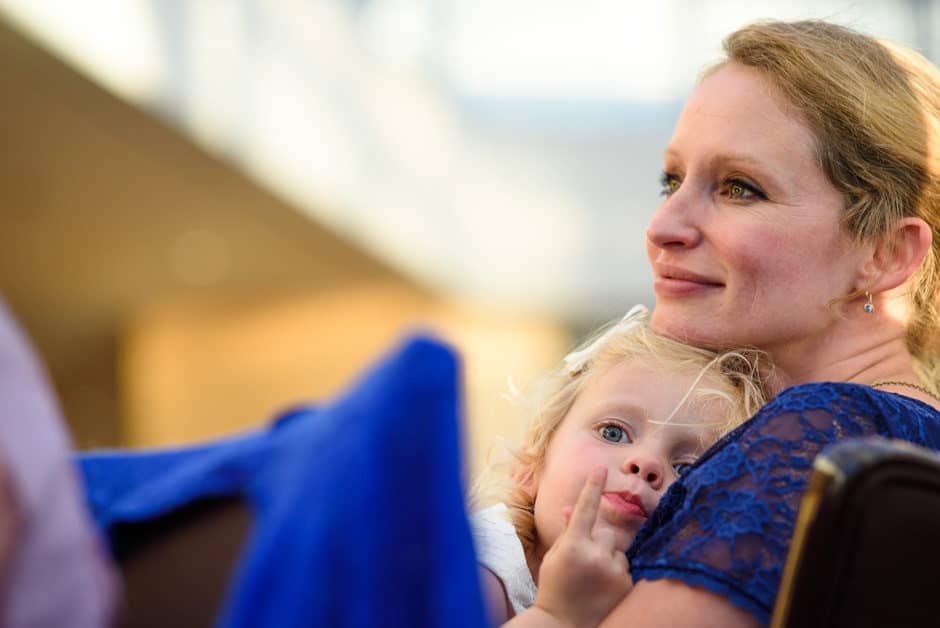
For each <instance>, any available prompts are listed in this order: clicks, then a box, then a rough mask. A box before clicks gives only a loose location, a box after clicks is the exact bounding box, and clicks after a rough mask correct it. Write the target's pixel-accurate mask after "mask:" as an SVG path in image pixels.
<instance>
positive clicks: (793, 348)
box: [766, 320, 917, 392]
mask: <svg viewBox="0 0 940 628" xmlns="http://www.w3.org/2000/svg"><path fill="white" fill-rule="evenodd" d="M863 322H865V323H868V321H863ZM841 323H844V324H841V325H840V324H836V325H833V326H831V327H830V328H828V330H827V331H826V333H823V334H819V335H818V336H816V337H813V338H808V339H806V340H804V341H802V342H799V343H793V342H790V343H786V344H782V345H781V346H778V347H768V348H766V351H767V353H768V355H769V356H770V358H771V362H772V363H773V365H774V368H773V370H772V372H771V373H770V374H769V375H768V386H769V387H770V389H771V390H772V391H774V392H779V391H780V390H782V389H784V388H787V387H789V386H795V385H797V384H805V383H810V382H850V383H856V384H872V383H874V382H876V381H880V380H900V381H909V382H916V381H917V380H916V379H915V374H914V360H913V358H912V357H911V354H910V352H909V351H908V349H907V344H906V341H905V337H904V332H903V328H902V327H901V326H900V325H899V324H897V322H896V321H886V320H881V321H872V323H871V324H866V325H864V326H863V325H860V324H858V323H853V322H850V321H841Z"/></svg>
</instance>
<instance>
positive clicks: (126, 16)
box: [0, 0, 940, 324]
mask: <svg viewBox="0 0 940 628" xmlns="http://www.w3.org/2000/svg"><path fill="white" fill-rule="evenodd" d="M0 11H2V13H3V14H4V15H5V16H6V17H7V19H10V20H11V21H13V22H15V23H16V24H18V25H20V26H21V27H22V28H24V29H25V30H27V31H28V32H30V33H31V34H33V35H34V36H35V37H36V38H37V39H38V40H40V41H41V42H43V43H44V44H45V45H47V46H48V47H50V48H51V49H53V50H54V51H56V52H57V53H59V54H61V55H63V56H64V57H65V58H66V59H68V60H69V61H70V62H71V63H74V64H75V65H76V66H77V67H79V68H80V69H82V70H83V71H85V72H86V73H88V74H89V75H90V76H92V77H93V78H95V79H96V80H98V81H100V82H101V83H102V84H104V85H105V86H107V87H108V88H110V89H112V90H113V91H114V92H116V93H117V94H119V95H120V96H122V97H124V98H126V99H128V100H131V101H133V102H135V103H138V104H140V105H141V106H143V107H146V108H149V109H152V110H153V111H155V112H156V113H158V114H159V115H161V116H162V117H164V118H165V119H167V120H169V121H170V122H171V123H172V124H174V125H177V126H179V127H180V128H182V129H184V130H185V131H186V132H187V133H189V134H191V136H192V137H193V138H194V139H195V140H196V141H197V142H199V143H200V144H202V145H203V146H204V147H206V148H207V149H208V150H210V151H212V152H213V153H215V154H217V155H220V156H222V157H223V158H225V159H228V160H231V161H232V162H234V163H236V164H238V165H239V166H240V167H241V168H242V169H243V170H244V171H245V172H246V173H248V174H249V175H250V176H253V177H255V178H257V179H259V180H260V181H262V182H263V183H264V184H265V185H267V186H269V187H270V188H272V189H273V190H275V191H276V192H278V193H279V194H281V195H282V196H284V197H285V198H287V199H288V200H289V201H291V202H293V203H294V204H295V205H296V206H297V207H299V208H301V209H303V210H305V211H309V212H310V213H311V215H312V217H314V218H315V219H317V220H319V221H322V222H324V223H326V224H328V225H331V226H332V227H334V228H335V229H336V230H338V231H339V232H341V233H343V234H345V235H346V236H347V237H350V238H352V239H355V240H358V241H360V242H362V243H363V244H364V245H366V246H367V247H369V248H370V249H371V250H373V251H374V252H375V253H376V254H378V255H379V256H380V257H382V258H384V259H385V260H387V261H389V262H390V263H392V264H393V265H395V266H397V267H398V268H401V269H403V270H404V271H406V272H408V273H409V274H411V275H412V276H414V277H416V278H418V279H419V280H420V281H423V282H426V283H428V284H431V285H434V286H436V287H438V288H440V289H443V290H445V291H449V292H452V293H455V294H457V295H460V296H470V297H474V298H480V299H483V300H485V301H491V302H502V303H508V304H512V305H514V306H518V307H520V308H523V309H533V310H539V311H544V312H550V313H553V314H556V315H560V316H562V317H564V318H566V319H567V320H570V321H572V322H575V323H581V324H589V323H592V322H594V321H597V320H599V319H602V318H607V317H609V316H612V315H614V314H616V313H619V312H622V311H623V310H624V309H625V308H626V307H627V306H629V305H631V304H633V303H636V302H645V303H647V304H652V294H651V276H650V273H649V271H648V269H647V264H646V259H645V252H644V247H643V239H644V238H643V229H644V226H645V224H646V221H647V219H648V217H649V215H650V213H651V212H652V210H653V209H654V208H655V206H656V204H657V203H658V202H659V199H658V176H659V171H660V163H661V162H660V155H661V152H662V149H663V147H664V146H665V144H666V142H667V141H668V137H669V133H670V130H671V127H672V124H673V122H674V120H675V118H676V116H677V115H678V112H679V110H680V107H681V102H682V100H683V98H684V96H685V95H686V94H687V93H688V91H689V90H690V89H691V87H692V85H693V83H694V81H695V78H696V76H697V74H698V72H699V71H700V70H701V69H702V67H704V66H706V65H708V64H709V63H710V62H711V61H713V60H715V59H716V58H717V56H718V51H719V44H720V40H721V38H722V37H723V36H724V35H725V34H727V33H728V32H730V31H731V30H733V29H734V28H736V27H737V26H740V25H741V24H744V23H747V22H749V21H752V20H754V19H758V18H765V17H774V18H784V19H796V18H806V17H821V18H827V19H831V20H834V21H837V22H840V23H844V24H848V25H850V26H853V27H855V28H859V29H861V30H865V31H868V32H872V33H875V34H877V35H879V36H882V37H886V38H890V39H895V40H898V41H901V42H904V43H907V44H909V45H913V46H914V47H917V48H919V49H920V50H921V51H923V52H925V53H926V54H927V55H928V56H931V57H932V58H933V59H934V60H935V61H937V60H938V55H940V1H938V0H907V1H901V0H880V1H876V0H867V1H866V0H855V1H847V0H843V1H834V0H819V1H812V0H776V1H765V2H749V1H745V0H734V1H721V2H718V1H708V0H663V1H662V2H640V1H635V2H634V1H628V0H577V1H576V0H274V1H265V0H200V1H199V2H191V1H187V0H85V1H84V2H73V1H72V0H0Z"/></svg>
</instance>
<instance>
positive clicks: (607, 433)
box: [599, 425, 630, 443]
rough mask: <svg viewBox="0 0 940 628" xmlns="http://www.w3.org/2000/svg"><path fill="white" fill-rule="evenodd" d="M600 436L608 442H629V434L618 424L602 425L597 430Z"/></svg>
mask: <svg viewBox="0 0 940 628" xmlns="http://www.w3.org/2000/svg"><path fill="white" fill-rule="evenodd" d="M599 433H600V435H601V438H603V439H604V440H606V441H608V442H610V443H629V442H630V436H629V435H628V434H627V431H626V430H625V429H623V428H622V427H620V426H619V425H602V426H601V428H600V431H599Z"/></svg>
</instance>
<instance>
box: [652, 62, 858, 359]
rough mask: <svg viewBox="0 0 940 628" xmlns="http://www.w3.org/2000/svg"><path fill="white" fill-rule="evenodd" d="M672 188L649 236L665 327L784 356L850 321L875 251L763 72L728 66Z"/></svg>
mask: <svg viewBox="0 0 940 628" xmlns="http://www.w3.org/2000/svg"><path fill="white" fill-rule="evenodd" d="M663 193H664V201H663V203H662V205H660V207H659V208H658V209H657V210H656V212H655V214H654V215H653V218H652V220H651V221H650V224H649V227H648V229H647V233H646V248H647V254H648V256H649V260H650V263H651V264H652V266H653V274H654V277H655V291H656V309H655V311H654V313H653V317H652V325H653V328H654V329H655V330H656V331H658V332H661V333H665V334H668V335H671V336H674V337H677V338H680V339H683V340H687V341H690V342H692V343H695V344H700V345H712V346H742V345H751V346H757V347H759V348H761V349H764V350H766V351H769V352H770V353H771V355H774V354H775V352H779V351H781V350H783V351H785V350H793V349H798V348H799V345H800V344H801V343H802V344H803V345H804V346H810V345H809V344H807V343H814V342H816V341H817V340H818V339H819V338H820V336H821V335H822V334H824V333H825V331H826V330H827V328H828V327H829V326H830V325H832V324H834V323H835V321H836V320H838V319H837V317H836V316H835V315H834V314H833V312H832V310H831V309H828V308H827V304H828V303H829V302H830V301H831V300H832V299H835V298H838V297H843V296H845V295H847V294H849V293H850V292H852V291H854V290H855V289H856V288H857V287H858V286H857V285H856V283H857V272H858V270H859V268H860V265H861V263H862V262H863V259H864V255H863V253H864V252H863V251H862V247H859V246H857V245H855V244H853V243H852V239H851V238H850V237H849V236H848V234H847V233H846V232H845V230H844V229H843V228H841V227H840V215H841V212H842V207H843V199H842V196H841V195H840V193H839V192H838V191H837V190H836V189H835V188H834V187H833V186H832V184H831V183H829V181H828V179H827V178H826V176H825V175H824V173H823V172H822V170H821V168H820V167H819V165H818V163H817V161H816V159H815V154H814V143H813V137H812V135H811V133H810V131H809V129H808V128H807V127H806V126H805V125H804V124H803V123H802V122H801V121H800V119H799V118H798V117H796V116H795V115H794V114H792V113H787V111H786V110H785V105H784V104H783V101H782V100H781V99H780V98H779V97H778V96H777V95H776V94H775V93H774V92H773V91H772V90H771V88H769V87H768V85H767V84H766V83H765V82H764V81H763V80H762V79H761V76H760V74H759V73H758V72H757V70H754V69H753V68H749V67H746V66H743V65H739V64H734V63H732V64H729V65H726V66H724V67H723V68H721V69H719V70H718V71H716V72H714V73H713V74H711V75H710V76H709V77H708V78H706V79H705V80H704V81H703V82H702V84H701V85H700V86H699V87H698V88H697V89H696V90H695V92H694V93H693V94H692V97H691V98H690V99H689V101H688V103H687V104H686V106H685V109H684V110H683V112H682V115H681V117H680V118H679V122H678V123H677V125H676V129H675V133H674V134H673V137H672V140H671V141H670V143H669V146H668V148H667V149H666V154H665V163H664V175H663Z"/></svg>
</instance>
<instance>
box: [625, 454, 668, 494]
mask: <svg viewBox="0 0 940 628" xmlns="http://www.w3.org/2000/svg"><path fill="white" fill-rule="evenodd" d="M664 471H665V469H664V467H663V463H662V461H661V460H660V459H659V458H657V457H656V456H651V455H649V454H646V453H644V452H636V453H635V454H633V455H630V456H627V458H626V460H624V461H623V472H624V473H627V474H630V475H638V476H640V478H641V479H642V480H643V481H644V482H648V483H649V485H650V487H651V488H652V489H653V490H656V491H658V490H659V489H660V488H662V486H663V473H664Z"/></svg>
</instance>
